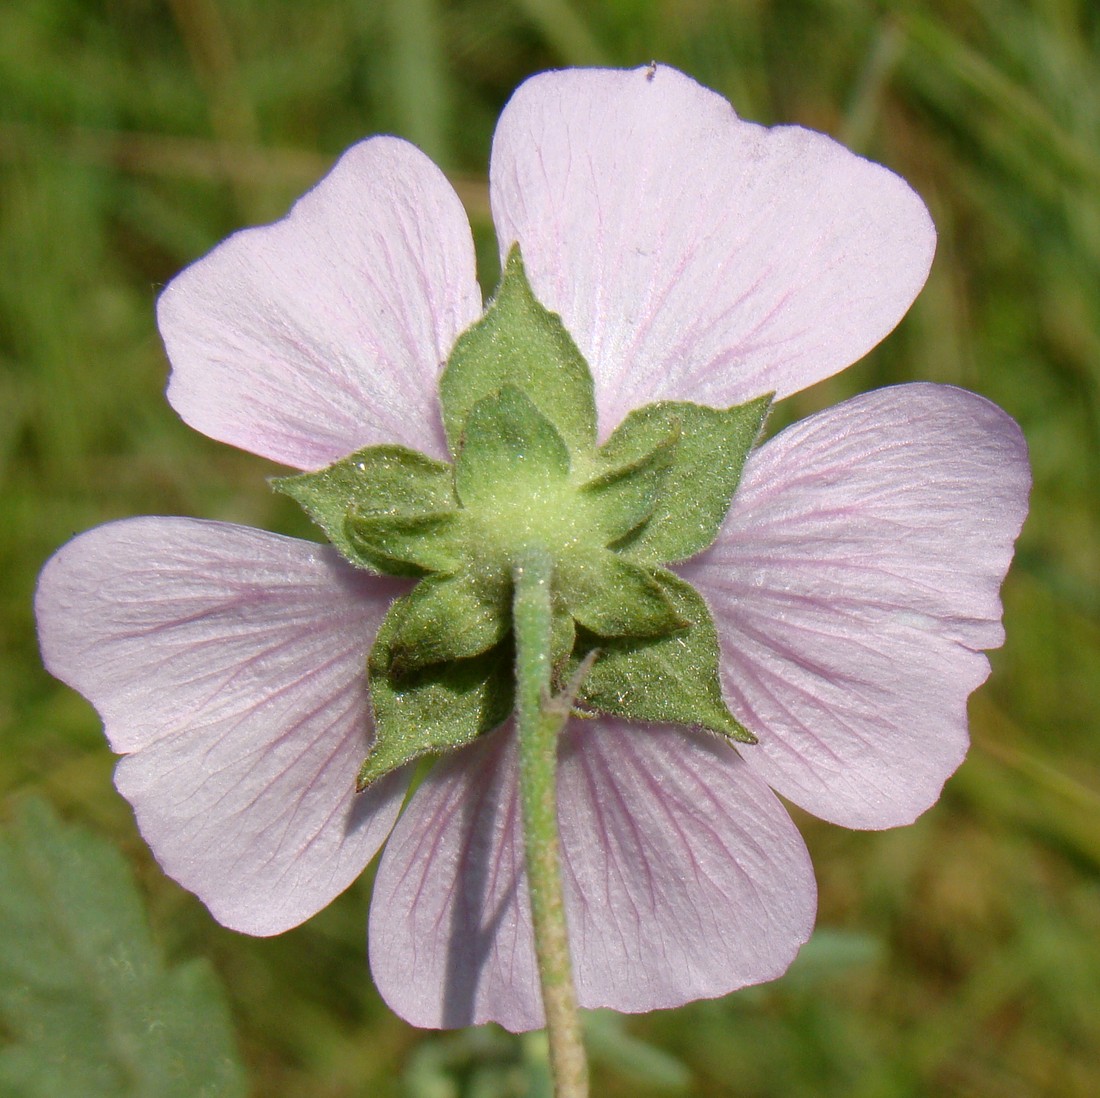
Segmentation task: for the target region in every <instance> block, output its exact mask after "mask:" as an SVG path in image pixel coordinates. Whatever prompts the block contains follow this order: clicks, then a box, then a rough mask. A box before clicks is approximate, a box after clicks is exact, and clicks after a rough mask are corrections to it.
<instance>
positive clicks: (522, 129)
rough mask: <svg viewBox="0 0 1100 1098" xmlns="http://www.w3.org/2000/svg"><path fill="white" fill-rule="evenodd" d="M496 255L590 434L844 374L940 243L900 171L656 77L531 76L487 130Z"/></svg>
mask: <svg viewBox="0 0 1100 1098" xmlns="http://www.w3.org/2000/svg"><path fill="white" fill-rule="evenodd" d="M490 174H491V194H492V202H493V216H494V219H495V221H496V224H497V235H498V238H499V242H500V248H501V254H502V255H505V254H507V252H508V250H509V248H510V247H511V246H512V244H513V243H514V242H516V241H518V242H519V244H520V247H521V249H522V251H523V258H524V261H525V263H526V266H527V273H528V276H529V278H530V280H531V285H532V287H533V288H534V290H535V293H536V295H537V296H538V297H539V299H540V300H541V301H542V303H543V304H544V305H545V306H546V307H547V308H549V309H552V310H554V311H555V312H558V313H560V314H561V316H562V319H563V320H564V322H565V326H566V327H567V328H568V329H569V331H570V333H571V334H572V336H573V338H574V340H575V341H576V343H577V345H578V347H579V348H580V350H581V353H582V354H584V356H585V357H586V359H587V360H588V364H589V366H590V367H591V368H592V372H593V374H594V375H595V378H596V398H597V404H598V407H599V410H600V428H601V433H602V434H603V435H604V436H606V435H607V434H608V433H610V431H611V430H612V429H614V427H615V426H616V425H617V424H618V423H619V421H620V420H621V419H622V418H623V417H624V416H625V415H626V413H627V412H629V411H631V410H632V409H633V408H637V407H639V406H641V405H643V404H647V403H649V402H651V401H655V400H661V399H674V400H693V401H696V402H698V403H702V404H710V405H715V406H727V405H731V404H738V403H742V402H744V401H747V400H750V399H752V398H754V397H758V396H762V395H763V394H764V393H767V392H770V391H773V390H774V391H775V392H776V393H777V394H778V396H780V397H783V396H786V395H787V394H789V393H793V392H796V391H797V390H799V389H803V388H805V387H806V386H808V385H810V384H812V383H813V382H815V381H819V380H820V379H821V378H825V377H828V376H830V375H831V374H834V373H836V372H837V371H838V370H841V369H843V368H844V367H845V366H848V365H850V364H851V363H852V362H855V361H856V360H857V359H858V358H860V357H862V356H863V355H864V354H866V353H867V351H869V350H870V349H871V348H872V347H873V346H874V345H875V344H876V343H878V342H879V340H881V339H882V338H883V337H884V336H885V335H886V334H887V333H889V332H890V331H891V329H893V327H894V326H895V325H896V324H897V323H898V321H899V320H900V319H901V318H902V316H903V315H904V314H905V311H906V310H907V309H908V308H909V305H910V304H911V302H912V301H913V298H914V297H915V296H916V295H917V293H918V291H919V290H920V288H921V286H923V285H924V280H925V277H926V276H927V274H928V268H929V265H930V264H931V262H932V254H933V251H934V250H935V230H934V229H933V227H932V222H931V219H930V218H929V216H928V211H927V210H926V209H925V207H924V204H923V203H922V202H921V200H920V198H918V197H917V195H916V194H915V193H914V192H913V191H912V190H911V189H910V187H909V186H908V184H906V183H905V182H904V181H903V180H902V179H900V178H899V177H898V176H896V175H894V174H893V173H892V172H889V171H887V170H886V169H885V168H883V167H881V166H879V165H878V164H873V163H871V162H870V161H867V160H863V159H862V158H860V157H858V156H856V155H854V154H853V153H851V152H849V151H848V150H847V149H845V148H844V147H843V146H841V145H839V144H837V143H836V142H835V141H832V140H831V139H830V138H828V137H825V136H823V135H822V134H819V133H814V132H812V131H810V130H805V129H801V128H799V127H796V126H784V127H777V128H775V129H770V130H769V129H766V128H764V127H762V126H759V125H755V124H753V123H750V122H743V121H741V120H740V119H739V118H738V117H737V115H736V114H735V113H734V110H733V108H732V107H731V106H730V105H729V103H727V102H726V100H724V99H723V98H722V97H721V96H719V95H716V94H715V93H714V92H712V91H709V90H707V89H706V88H703V87H701V86H700V85H698V84H697V83H695V81H694V80H692V79H690V78H689V77H687V76H685V75H683V74H682V73H679V72H677V71H676V70H674V69H669V68H666V67H664V66H658V67H657V68H656V70H655V71H654V70H649V69H635V70H633V71H630V72H622V71H611V70H591V69H588V70H586V69H574V70H568V71H564V72H554V73H545V74H543V75H540V76H536V77H533V78H532V79H530V80H528V81H527V82H526V83H525V84H524V85H523V86H522V87H521V88H520V89H519V90H518V91H517V92H516V94H515V95H514V96H513V97H512V100H511V102H510V103H509V104H508V106H507V107H506V108H505V110H504V113H503V115H502V116H501V119H500V123H499V125H498V126H497V131H496V136H495V138H494V141H493V155H492V166H491V173H490Z"/></svg>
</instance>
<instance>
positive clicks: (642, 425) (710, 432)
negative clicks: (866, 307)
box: [599, 394, 772, 564]
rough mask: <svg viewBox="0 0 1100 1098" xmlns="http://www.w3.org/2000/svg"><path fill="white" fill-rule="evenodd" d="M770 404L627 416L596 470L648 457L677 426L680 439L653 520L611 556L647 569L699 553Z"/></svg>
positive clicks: (680, 405)
mask: <svg viewBox="0 0 1100 1098" xmlns="http://www.w3.org/2000/svg"><path fill="white" fill-rule="evenodd" d="M771 402H772V396H771V394H768V395H767V396H763V397H759V398H758V399H757V400H751V401H749V402H748V403H747V404H740V405H737V406H735V407H733V408H725V409H722V408H708V407H706V406H704V405H702V404H690V403H686V402H682V401H661V402H660V403H658V404H647V405H646V406H645V407H644V408H638V409H637V410H635V411H633V412H631V413H630V415H628V416H627V417H626V419H625V420H623V422H622V423H621V424H620V425H619V427H618V429H617V430H616V431H615V433H614V434H613V435H612V436H611V437H610V438H609V439H608V440H607V442H606V443H605V444H604V446H603V447H602V448H601V450H600V454H599V457H600V461H601V463H603V464H605V465H609V466H612V467H617V466H620V465H622V464H624V463H626V462H628V461H630V460H631V459H632V458H635V457H638V456H640V455H643V454H646V453H649V452H650V451H651V450H652V449H653V448H654V447H655V446H657V445H659V444H660V442H661V440H663V439H666V438H667V437H668V434H669V432H670V431H671V430H672V429H673V428H674V427H675V426H677V425H678V426H679V429H680V436H679V441H678V442H677V444H676V448H675V450H674V451H673V452H672V455H671V458H672V460H671V466H670V468H669V469H668V471H667V473H666V474H665V476H664V479H663V481H662V483H661V488H660V497H659V499H658V501H657V505H656V507H655V508H654V510H653V512H652V513H651V514H650V516H649V518H648V519H647V520H646V522H645V523H644V524H643V525H641V526H638V527H637V529H636V530H634V532H633V533H628V534H627V535H626V536H625V537H623V538H622V539H620V540H619V541H618V542H617V543H615V544H614V545H613V546H612V548H614V549H617V550H619V551H621V552H623V553H624V554H626V555H628V556H630V557H632V558H634V559H635V560H640V561H644V562H646V563H653V564H657V563H671V562H673V561H678V560H686V559H687V558H688V557H691V556H694V555H695V554H696V553H701V552H702V551H703V550H704V549H706V548H707V546H708V545H710V544H711V543H712V542H713V541H714V539H715V537H717V535H718V530H719V528H720V527H721V525H722V521H723V519H725V517H726V512H727V511H728V510H729V507H730V501H731V500H732V499H733V494H734V492H735V491H736V490H737V485H738V484H739V483H740V480H741V473H742V470H743V469H744V467H745V459H746V458H747V457H748V454H749V451H750V450H751V449H752V446H753V443H755V442H756V440H757V438H758V437H759V435H760V429H761V427H763V425H764V420H765V418H766V417H767V414H768V408H769V407H770V406H771Z"/></svg>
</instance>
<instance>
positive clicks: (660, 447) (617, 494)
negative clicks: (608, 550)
mask: <svg viewBox="0 0 1100 1098" xmlns="http://www.w3.org/2000/svg"><path fill="white" fill-rule="evenodd" d="M680 434H681V431H680V424H679V423H678V422H677V423H674V424H673V426H672V429H671V430H670V431H669V432H668V433H667V435H666V436H665V437H664V438H663V439H661V440H660V441H659V442H657V443H656V444H655V445H654V446H653V448H652V449H650V450H648V451H647V452H645V453H643V454H641V455H640V456H636V457H633V458H631V459H630V460H628V461H626V462H625V463H624V464H622V465H617V466H615V467H614V468H611V469H605V471H604V472H602V473H600V474H599V475H598V476H595V477H593V478H592V479H591V480H589V481H588V482H587V483H585V484H583V485H582V486H581V498H582V500H584V502H585V503H586V504H587V505H588V506H589V507H590V508H591V510H592V513H593V515H594V519H595V524H596V525H597V527H598V528H599V529H600V531H601V533H602V534H603V537H604V539H605V540H604V545H609V544H610V543H611V542H613V541H617V540H618V539H620V538H623V537H625V536H626V535H627V534H629V533H630V532H631V531H632V530H635V529H636V528H637V527H638V526H640V525H641V524H642V523H643V522H645V520H646V519H648V518H649V517H650V516H651V515H652V514H653V511H654V509H655V508H656V506H657V502H658V500H659V499H660V494H661V489H662V488H663V486H664V482H665V479H666V476H667V474H668V471H669V470H670V469H671V468H672V465H673V461H674V458H675V455H676V449H677V447H678V445H679V442H680ZM601 456H603V455H602V454H601Z"/></svg>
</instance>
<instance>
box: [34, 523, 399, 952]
mask: <svg viewBox="0 0 1100 1098" xmlns="http://www.w3.org/2000/svg"><path fill="white" fill-rule="evenodd" d="M406 588H407V584H404V585H402V584H399V583H397V582H395V581H390V580H382V579H378V578H375V577H370V576H367V575H366V574H365V573H359V572H356V571H354V570H353V569H352V568H351V567H350V566H349V565H347V564H345V563H344V562H343V561H342V560H341V559H340V558H339V557H338V556H337V555H336V553H335V552H334V551H333V550H331V549H329V548H326V547H322V546H320V545H315V544H314V543H312V542H305V541H296V540H294V539H291V538H284V537H278V536H277V535H275V534H268V533H265V532H263V531H260V530H252V529H249V528H247V527H243V526H231V525H227V524H225V523H216V522H201V521H197V520H193V519H171V518H136V519H129V520H126V521H123V522H116V523H112V524H110V525H108V526H101V527H98V528H97V529H95V530H91V531H89V532H88V533H86V534H82V535H81V536H80V537H78V538H76V539H75V540H73V541H71V542H69V544H68V545H66V546H64V547H63V548H62V549H60V550H59V551H58V552H57V553H56V554H55V555H54V557H52V558H51V559H50V561H49V562H48V563H47V564H46V567H45V568H44V569H43V572H42V576H41V578H40V580H39V585H38V593H37V597H36V604H35V609H36V612H37V615H38V626H39V638H40V642H41V646H42V653H43V658H44V661H45V664H46V667H47V668H48V669H49V670H50V671H51V672H52V673H53V674H54V675H56V676H57V677H58V678H59V679H61V680H62V681H64V682H66V683H68V684H69V685H70V686H72V687H73V688H74V689H76V690H79V691H80V692H81V693H82V694H83V695H84V696H85V697H87V698H88V699H89V701H91V702H92V704H93V705H94V706H95V707H96V708H97V709H98V710H99V713H100V715H101V716H102V718H103V721H104V725H105V729H106V733H107V736H108V738H109V739H110V741H111V745H112V746H113V747H114V749H115V750H116V751H119V752H123V753H126V757H125V758H124V759H123V760H122V761H121V762H120V763H119V766H118V770H117V771H116V784H117V786H118V788H119V791H120V792H121V793H122V794H123V796H125V797H126V798H127V799H128V800H129V801H130V802H131V804H132V805H133V807H134V812H135V815H136V817H137V821H138V826H139V828H140V829H141V832H142V834H143V835H144V837H145V839H146V841H147V842H148V843H149V845H150V847H151V848H152V850H153V852H154V854H155V855H156V856H157V859H158V861H159V862H160V863H161V865H162V866H163V867H164V870H165V872H167V873H168V874H169V875H170V876H172V877H174V878H175V879H176V880H177V881H179V882H180V884H182V885H183V886H184V887H185V888H188V889H190V890H191V891H193V892H195V893H197V894H198V896H199V897H200V898H201V899H202V900H203V902H204V903H206V905H207V906H208V907H209V908H210V910H211V911H212V913H213V914H214V916H215V917H216V918H217V919H218V920H219V921H220V922H222V923H224V924H225V925H226V926H229V927H232V928H233V929H235V930H241V931H245V932H246V933H250V934H277V933H279V932H281V931H283V930H286V929H288V928H289V927H292V926H295V925H296V924H298V923H300V922H302V921H303V920H304V919H306V918H308V917H309V916H310V915H312V914H313V913H314V912H316V911H318V910H320V908H322V907H324V906H325V905H326V904H327V903H328V902H329V901H330V900H332V899H333V897H335V896H336V895H338V894H339V893H340V892H342V891H343V890H344V889H345V888H346V887H347V886H348V885H349V884H350V883H351V882H352V881H353V880H354V879H355V877H356V876H358V874H359V873H360V872H361V871H362V869H363V867H364V866H365V865H366V864H367V862H368V861H369V860H370V859H371V857H372V856H373V855H374V853H375V851H376V850H377V849H378V847H379V846H380V845H381V844H382V842H383V841H384V840H385V838H386V835H387V833H388V832H389V829H390V827H391V826H392V824H393V820H394V818H395V816H396V814H397V811H398V808H399V806H400V802H401V797H402V793H403V786H404V783H403V782H402V781H401V779H400V777H399V776H398V775H395V776H394V777H393V779H392V780H389V781H387V782H386V783H383V784H382V785H380V786H379V787H378V788H377V789H375V790H372V791H371V792H370V793H368V794H366V795H364V796H362V797H358V798H357V797H356V796H355V794H354V791H353V790H354V784H355V776H356V773H357V771H358V768H359V764H360V763H361V762H362V759H363V756H364V754H365V753H366V749H367V742H368V736H369V717H368V708H367V690H366V676H365V673H364V668H365V662H366V656H367V652H368V650H369V647H370V644H371V641H372V639H373V637H374V634H375V632H376V630H377V628H378V624H379V622H380V620H381V618H382V615H383V613H384V612H385V610H386V608H387V605H388V603H389V601H390V600H392V598H393V597H394V596H395V595H396V594H399V593H400V592H401V591H402V590H404V589H406Z"/></svg>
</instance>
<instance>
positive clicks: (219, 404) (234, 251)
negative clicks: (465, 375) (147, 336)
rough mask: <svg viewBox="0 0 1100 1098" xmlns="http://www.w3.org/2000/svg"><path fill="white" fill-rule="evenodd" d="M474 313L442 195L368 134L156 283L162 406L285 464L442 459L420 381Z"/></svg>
mask: <svg viewBox="0 0 1100 1098" xmlns="http://www.w3.org/2000/svg"><path fill="white" fill-rule="evenodd" d="M480 313H481V293H480V291H479V289H478V286H477V282H476V277H475V270H474V246H473V239H472V237H471V235H470V227H469V223H468V222H467V220H466V214H465V211H464V210H463V208H462V204H461V202H460V201H459V199H458V196H457V195H456V194H455V193H454V191H453V190H452V188H451V186H450V184H449V183H448V182H447V179H446V177H445V176H444V175H443V173H442V172H441V171H440V170H439V169H438V168H437V167H436V166H435V165H434V164H433V163H432V162H431V161H430V160H429V159H428V158H427V157H426V156H425V155H424V154H423V153H422V152H420V151H419V150H418V149H417V148H415V147H414V146H413V145H410V144H409V143H408V142H406V141H401V140H398V139H397V138H392V137H376V138H372V139H370V140H368V141H362V142H360V143H359V144H358V145H355V146H353V147H352V148H351V149H349V150H348V151H347V152H346V153H345V154H344V155H343V156H342V157H341V158H340V160H339V162H338V163H337V164H336V166H335V167H334V168H333V169H332V171H331V172H330V173H329V174H328V176H326V177H325V178H324V179H323V180H322V181H321V182H320V183H318V184H317V186H316V187H314V189H313V190H312V191H310V192H309V193H308V194H306V195H305V196H304V197H303V198H301V199H299V201H298V202H297V203H295V205H294V208H293V209H292V210H291V212H290V213H289V215H288V216H287V217H285V218H284V219H283V220H282V221H277V222H276V223H275V224H273V225H266V226H263V227H261V228H255V229H246V230H244V231H242V232H238V233H235V234H234V235H233V236H231V237H230V238H229V239H228V240H226V241H224V242H223V243H222V244H220V245H218V247H217V248H215V249H214V250H213V251H212V252H211V253H210V254H209V255H207V256H205V257H204V258H203V259H200V260H199V261H198V262H197V263H194V264H192V265H191V266H190V267H188V268H187V269H186V270H185V271H183V273H182V274H179V275H177V276H176V278H174V279H173V280H172V281H171V283H169V285H168V288H167V289H166V290H165V291H164V293H163V294H162V295H161V298H160V301H159V303H158V308H157V318H158V322H159V325H160V331H161V335H162V337H163V339H164V343H165V347H166V348H167V351H168V357H169V358H170V359H171V362H172V376H171V380H170V382H169V385H168V399H169V401H171V403H172V406H173V407H174V408H175V409H176V411H177V412H179V414H180V415H181V416H182V417H183V419H184V420H185V421H186V422H187V423H189V424H190V425H191V426H192V427H194V428H195V429H196V430H198V431H202V432H203V433H204V434H207V435H209V436H210V437H211V438H216V439H218V440H219V441H221V442H228V443H231V444H232V445H234V446H239V447H241V448H242V449H245V450H250V451H252V452H253V453H255V454H260V455H262V456H263V457H268V458H271V459H273V460H275V461H279V462H282V463H283V464H286V465H290V466H293V467H294V468H298V469H319V468H321V467H323V466H326V465H330V464H332V463H333V462H334V461H337V460H338V459H339V458H342V457H345V456H347V455H348V454H350V453H352V452H353V451H355V450H358V449H360V448H362V447H364V446H370V445H376V444H381V443H389V442H396V443H401V444H403V445H405V446H409V447H412V448H413V449H417V450H427V451H430V452H431V453H432V454H433V455H434V456H436V457H445V456H446V454H447V449H446V443H445V440H444V437H443V428H442V425H441V423H440V420H439V412H438V409H437V407H436V394H435V389H436V382H437V380H438V378H439V374H440V372H441V371H442V368H443V364H444V363H445V362H446V360H447V356H448V355H449V354H450V352H451V347H452V346H453V345H454V341H455V339H456V337H457V336H458V334H459V333H460V332H461V331H462V330H463V329H464V328H466V327H467V326H468V325H470V324H471V323H472V322H473V321H474V320H475V319H476V318H477V317H478V316H479V315H480Z"/></svg>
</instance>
